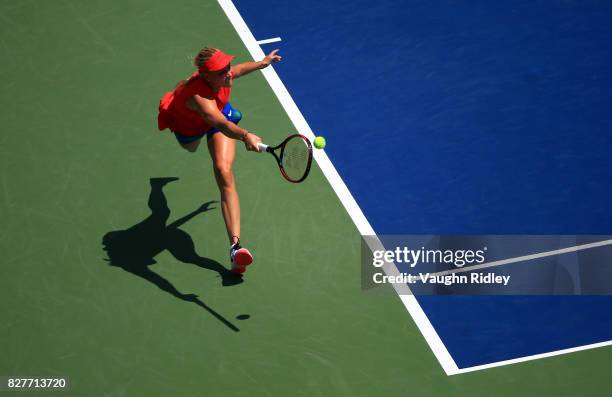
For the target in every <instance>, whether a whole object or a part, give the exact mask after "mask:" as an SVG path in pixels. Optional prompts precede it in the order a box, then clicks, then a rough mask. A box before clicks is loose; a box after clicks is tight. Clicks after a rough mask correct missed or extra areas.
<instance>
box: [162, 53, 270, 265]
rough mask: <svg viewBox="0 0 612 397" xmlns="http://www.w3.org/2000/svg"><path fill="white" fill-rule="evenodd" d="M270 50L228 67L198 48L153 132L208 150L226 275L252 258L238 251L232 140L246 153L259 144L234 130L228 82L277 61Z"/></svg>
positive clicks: (235, 113) (225, 60)
mask: <svg viewBox="0 0 612 397" xmlns="http://www.w3.org/2000/svg"><path fill="white" fill-rule="evenodd" d="M277 52H278V50H274V51H272V52H271V53H269V54H268V55H267V56H266V57H265V58H264V59H263V60H261V61H259V62H246V63H241V64H238V65H233V66H232V65H231V61H232V59H233V58H234V57H233V56H231V55H227V54H225V53H224V52H223V51H221V50H219V49H217V48H209V47H206V48H203V49H202V50H201V51H200V52H199V53H198V55H197V56H196V57H195V61H194V63H195V66H196V67H197V68H198V70H197V71H196V72H195V73H194V74H193V75H191V77H189V78H188V79H186V80H183V81H181V82H179V83H178V84H177V86H176V87H175V89H174V91H172V92H167V93H166V94H165V95H164V96H163V97H162V99H161V100H160V103H159V115H158V119H157V121H158V127H159V129H160V131H161V130H164V129H166V128H169V129H170V130H171V131H172V132H173V133H174V135H175V137H176V140H177V141H178V143H179V145H181V147H183V148H184V149H185V150H187V151H189V152H195V151H196V150H197V149H198V146H199V145H200V141H201V140H202V138H203V137H204V136H206V141H207V144H208V151H209V152H210V155H211V157H212V161H213V169H214V174H215V179H216V181H217V185H218V186H219V191H220V192H221V209H222V212H223V219H224V220H225V227H226V229H227V235H228V237H229V240H230V261H231V263H232V269H231V270H232V272H234V273H244V271H245V270H246V266H248V265H250V264H251V263H252V262H253V256H252V255H251V253H250V252H249V250H247V249H246V248H243V247H241V246H240V201H239V199H238V192H237V191H236V182H235V180H234V174H233V173H232V165H233V163H234V158H235V152H236V140H240V141H242V142H244V145H245V147H246V149H247V150H251V151H258V146H257V144H258V143H260V142H261V139H260V138H259V137H258V136H257V135H255V134H253V133H252V132H250V131H248V130H246V129H244V128H241V127H238V122H239V121H240V120H241V118H242V114H241V112H240V111H239V110H237V109H234V108H233V107H232V105H231V104H230V102H229V98H230V94H231V90H232V85H233V82H234V79H237V78H239V77H242V76H245V75H247V74H249V73H251V72H253V71H255V70H259V69H263V68H266V67H268V66H269V65H270V64H272V63H276V62H278V61H280V60H281V57H280V56H279V55H277V54H276V53H277Z"/></svg>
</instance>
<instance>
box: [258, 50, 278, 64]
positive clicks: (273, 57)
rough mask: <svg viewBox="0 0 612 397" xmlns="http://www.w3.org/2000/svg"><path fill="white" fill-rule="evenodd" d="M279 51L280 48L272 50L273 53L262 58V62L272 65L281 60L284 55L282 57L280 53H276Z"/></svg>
mask: <svg viewBox="0 0 612 397" xmlns="http://www.w3.org/2000/svg"><path fill="white" fill-rule="evenodd" d="M277 52H278V48H277V49H276V50H274V51H272V52H271V53H269V54H268V55H266V57H265V58H264V59H263V60H262V62H263V63H264V64H265V65H266V66H270V65H271V64H273V63H276V62H280V60H281V59H283V57H281V56H280V55H276V53H277Z"/></svg>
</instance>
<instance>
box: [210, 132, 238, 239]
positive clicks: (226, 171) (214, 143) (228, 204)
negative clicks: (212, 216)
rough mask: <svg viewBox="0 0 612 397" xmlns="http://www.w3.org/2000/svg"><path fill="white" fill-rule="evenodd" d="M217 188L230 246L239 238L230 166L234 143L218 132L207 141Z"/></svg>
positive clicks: (234, 154) (232, 161) (234, 191)
mask: <svg viewBox="0 0 612 397" xmlns="http://www.w3.org/2000/svg"><path fill="white" fill-rule="evenodd" d="M208 150H209V151H210V155H211V157H212V161H213V169H214V172H215V179H216V180H217V186H219V191H220V192H221V210H222V212H223V219H224V220H225V228H226V229H227V236H228V238H229V240H230V244H233V243H235V242H237V240H238V238H239V237H240V200H239V199H238V191H237V190H236V183H235V181H234V173H233V172H232V165H233V163H234V158H235V157H236V141H235V140H233V139H230V138H228V137H226V136H225V135H223V134H222V133H220V132H218V133H216V134H214V135H213V136H212V138H211V139H210V140H209V141H208Z"/></svg>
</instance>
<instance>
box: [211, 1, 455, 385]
mask: <svg viewBox="0 0 612 397" xmlns="http://www.w3.org/2000/svg"><path fill="white" fill-rule="evenodd" d="M217 1H218V2H219V5H220V6H221V8H223V11H224V12H225V14H226V15H227V17H228V19H229V20H230V22H231V23H232V25H233V26H234V29H236V32H237V33H238V35H239V36H240V38H241V39H242V41H243V43H244V45H245V46H246V47H247V49H248V51H249V53H250V54H251V57H253V59H254V60H256V59H262V58H263V57H265V54H264V53H263V51H262V49H261V48H260V47H259V45H258V44H257V41H256V40H255V37H254V36H253V33H252V32H251V30H250V29H249V27H248V26H247V25H246V23H245V22H244V19H243V18H242V16H241V15H240V13H239V12H238V10H237V9H236V7H235V6H234V3H232V1H231V0H217ZM262 73H263V75H264V77H265V78H266V80H267V81H268V84H270V87H271V88H272V91H273V92H274V93H275V94H276V96H277V97H278V99H279V101H280V103H281V105H282V106H283V108H284V109H285V112H287V115H288V116H289V118H290V119H291V122H292V123H293V125H294V126H295V128H296V131H299V132H300V133H301V134H304V135H306V136H307V137H308V138H309V139H310V140H313V139H314V137H315V134H314V133H313V132H312V129H311V128H310V126H309V125H308V123H307V122H306V119H305V118H304V116H303V115H302V112H300V110H299V108H298V107H297V105H296V104H295V102H294V101H293V98H292V97H291V95H289V92H288V91H287V88H286V87H285V85H284V84H283V82H282V81H281V79H280V78H279V77H278V75H277V74H276V72H275V71H274V68H273V67H271V66H270V67H267V68H265V69H262ZM314 159H315V160H316V162H317V164H318V165H319V168H321V171H322V172H323V174H324V175H325V177H326V178H327V180H328V182H329V184H330V185H331V187H332V189H334V192H335V193H336V195H337V196H338V199H339V200H340V202H341V203H342V205H343V206H344V208H345V209H346V211H347V212H348V214H349V216H350V217H351V219H352V220H353V222H354V223H355V226H357V230H358V231H359V233H360V234H361V235H362V236H375V235H376V233H374V229H372V226H371V225H370V223H369V222H368V220H367V219H366V217H365V215H364V214H363V212H362V211H361V208H359V206H358V205H357V202H356V201H355V199H354V198H353V196H352V195H351V192H350V191H349V190H348V188H347V187H346V185H345V184H344V181H343V180H342V178H340V175H339V174H338V172H337V171H336V168H335V167H334V166H333V164H332V163H331V161H330V160H329V157H327V154H326V153H325V151H324V150H315V151H314ZM369 240H370V239H369ZM376 240H377V243H378V245H380V247H382V244H381V243H380V241H378V239H376ZM380 247H370V248H372V249H380ZM383 270H385V271H386V272H388V273H387V274H389V275H391V274H393V275H398V274H399V271H398V270H397V268H396V267H395V265H392V264H391V265H385V266H384V267H383ZM394 288H396V290H397V289H398V288H401V287H399V286H395V285H394ZM406 288H408V287H407V286H406ZM398 295H399V296H400V299H401V301H402V303H403V304H404V306H405V307H406V309H407V310H408V313H409V314H410V316H411V317H412V319H413V320H414V322H415V323H416V325H417V327H418V328H419V331H420V332H421V334H423V337H424V338H425V341H426V342H427V344H428V345H429V347H430V349H431V350H432V352H433V353H434V355H435V357H436V359H437V360H438V362H439V363H440V365H441V366H442V369H443V370H444V372H446V374H448V375H451V374H454V373H456V372H457V371H458V368H457V364H456V363H455V361H454V360H453V358H452V357H451V355H450V353H449V352H448V350H447V349H446V346H444V343H442V340H441V339H440V337H439V336H438V333H437V332H436V331H435V329H434V327H433V326H432V325H431V323H430V322H429V319H428V318H427V316H426V315H425V313H424V312H423V309H422V308H421V306H420V305H419V303H418V302H417V300H416V298H415V297H414V295H412V293H410V290H407V291H398Z"/></svg>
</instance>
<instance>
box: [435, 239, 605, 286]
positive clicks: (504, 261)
mask: <svg viewBox="0 0 612 397" xmlns="http://www.w3.org/2000/svg"><path fill="white" fill-rule="evenodd" d="M610 244H612V239H610V240H602V241H597V242H595V243H589V244H582V245H575V246H573V247H567V248H561V249H557V250H553V251H544V252H539V253H537V254H531V255H525V256H517V257H515V258H508V259H501V260H498V261H493V262H487V263H482V264H480V265H474V266H468V267H460V268H457V269H451V270H444V271H441V272H438V273H434V274H432V275H431V276H432V277H435V276H446V275H449V274H454V273H463V272H473V271H474V270H480V269H487V268H490V267H495V266H501V265H507V264H509V263H516V262H526V261H530V260H533V259H540V258H546V257H547V256H553V255H561V254H568V253H570V252H576V251H582V250H587V249H590V248H597V247H603V246H604V245H610Z"/></svg>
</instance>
